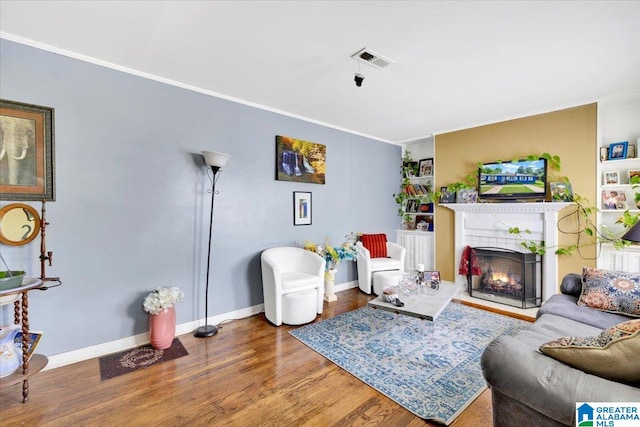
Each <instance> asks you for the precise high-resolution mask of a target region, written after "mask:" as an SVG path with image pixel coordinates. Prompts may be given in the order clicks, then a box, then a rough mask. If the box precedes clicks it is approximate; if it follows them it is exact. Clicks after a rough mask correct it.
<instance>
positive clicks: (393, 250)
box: [356, 242, 407, 294]
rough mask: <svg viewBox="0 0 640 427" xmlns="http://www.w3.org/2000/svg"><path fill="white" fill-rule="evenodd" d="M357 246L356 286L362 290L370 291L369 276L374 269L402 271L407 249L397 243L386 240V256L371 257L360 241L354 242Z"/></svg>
mask: <svg viewBox="0 0 640 427" xmlns="http://www.w3.org/2000/svg"><path fill="white" fill-rule="evenodd" d="M356 245H357V246H358V250H357V251H356V252H357V253H358V256H357V258H356V261H357V263H358V286H359V287H360V290H362V292H365V293H367V294H370V293H371V288H372V285H371V278H372V275H373V273H374V272H376V271H388V270H398V271H400V272H404V257H405V255H406V253H407V250H406V249H405V248H403V247H402V246H400V245H398V244H397V243H392V242H387V256H388V258H371V253H370V252H369V250H368V249H367V248H365V247H364V246H363V245H362V242H358V243H356Z"/></svg>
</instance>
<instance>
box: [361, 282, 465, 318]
mask: <svg viewBox="0 0 640 427" xmlns="http://www.w3.org/2000/svg"><path fill="white" fill-rule="evenodd" d="M462 288H463V285H460V284H455V283H453V282H447V281H444V280H443V281H441V282H440V289H439V290H438V291H437V292H435V293H433V294H431V293H417V294H413V295H405V294H403V293H402V292H399V293H398V298H399V299H400V301H402V302H403V303H404V307H398V306H396V305H394V304H391V303H388V302H385V301H383V300H382V297H381V296H379V297H377V298H374V299H372V300H371V301H369V303H368V304H367V305H368V306H369V307H373V308H379V309H381V310H388V311H393V312H394V313H400V314H406V315H408V316H415V317H418V318H420V319H424V320H431V321H433V320H435V319H436V318H437V317H438V316H439V315H440V313H442V310H444V308H445V307H446V306H447V304H449V303H450V302H451V300H452V299H453V297H455V296H456V295H457V294H458V293H459V292H460V291H462Z"/></svg>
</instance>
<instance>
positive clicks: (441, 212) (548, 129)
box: [435, 103, 598, 284]
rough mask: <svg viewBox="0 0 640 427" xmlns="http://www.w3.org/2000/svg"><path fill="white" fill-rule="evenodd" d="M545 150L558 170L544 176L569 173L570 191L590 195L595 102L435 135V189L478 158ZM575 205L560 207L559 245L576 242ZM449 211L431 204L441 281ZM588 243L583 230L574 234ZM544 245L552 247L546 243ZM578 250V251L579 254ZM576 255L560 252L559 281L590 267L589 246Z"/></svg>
mask: <svg viewBox="0 0 640 427" xmlns="http://www.w3.org/2000/svg"><path fill="white" fill-rule="evenodd" d="M542 153H549V154H551V155H557V156H559V157H560V159H561V162H562V167H561V170H560V172H557V171H554V170H549V177H548V181H554V180H559V179H558V178H559V177H560V176H566V177H567V178H569V181H570V182H571V185H572V187H573V191H574V193H577V194H579V195H580V196H582V197H585V198H587V199H588V200H589V201H591V203H592V204H593V203H595V200H596V185H597V179H596V167H597V163H596V162H597V161H598V150H597V104H595V103H594V104H588V105H584V106H580V107H575V108H569V109H566V110H560V111H554V112H550V113H545V114H539V115H535V116H530V117H524V118H520V119H514V120H509V121H505V122H500V123H494V124H490V125H486V126H480V127H476V128H472V129H465V130H460V131H455V132H449V133H445V134H441V135H436V136H435V154H436V155H435V167H436V188H437V189H439V188H440V187H444V186H446V185H448V184H451V183H453V182H457V181H462V180H463V178H464V177H465V176H466V175H469V174H471V175H474V176H475V175H476V174H477V164H478V163H479V162H492V161H495V160H504V161H506V160H512V159H515V158H521V157H526V156H528V155H539V154H542ZM574 210H575V207H568V208H565V209H563V210H562V211H561V212H560V215H559V216H560V218H563V216H567V215H568V217H567V219H566V220H564V221H563V220H561V221H560V226H561V228H562V230H565V231H567V232H569V233H562V232H560V233H559V241H560V244H561V245H569V244H572V243H575V242H576V238H577V237H576V236H577V234H576V233H575V232H576V231H577V230H578V227H579V226H578V224H577V223H576V217H575V215H570V214H571V213H572V212H573V211H574ZM453 221H454V214H453V212H452V211H450V210H449V209H446V208H444V207H441V206H439V207H437V208H436V224H437V226H436V229H435V238H436V266H437V268H438V269H439V270H440V272H441V274H442V277H443V279H444V280H453V279H454V278H455V274H456V272H457V269H458V266H456V265H454V263H455V254H454V241H453V239H454V224H453ZM580 238H581V239H582V241H583V242H585V243H586V242H588V241H589V240H588V239H586V237H585V236H584V235H581V237H580ZM550 250H555V248H551V249H550ZM580 254H581V255H582V256H580ZM580 254H577V253H576V254H574V255H571V256H567V255H561V256H560V258H559V269H558V273H559V278H558V284H559V280H560V279H561V278H562V277H563V276H564V275H565V274H567V273H571V272H576V273H580V272H581V271H582V267H583V266H595V254H596V251H595V246H593V245H590V246H588V247H585V248H582V249H581V250H580Z"/></svg>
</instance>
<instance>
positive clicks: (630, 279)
mask: <svg viewBox="0 0 640 427" xmlns="http://www.w3.org/2000/svg"><path fill="white" fill-rule="evenodd" d="M578 305H580V306H583V307H591V308H595V309H597V310H604V311H608V312H612V313H622V314H626V315H629V316H634V317H640V274H635V273H629V272H625V271H610V270H603V269H598V268H591V267H584V268H583V270H582V293H581V294H580V298H579V299H578Z"/></svg>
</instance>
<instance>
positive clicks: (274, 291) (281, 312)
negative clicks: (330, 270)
mask: <svg viewBox="0 0 640 427" xmlns="http://www.w3.org/2000/svg"><path fill="white" fill-rule="evenodd" d="M260 261H261V265H262V292H263V295H264V313H265V316H266V317H267V320H269V321H270V322H271V323H273V324H274V325H276V326H280V325H281V324H283V323H286V324H289V325H301V324H303V323H309V322H311V321H313V320H314V319H315V318H316V315H318V314H322V306H323V296H324V271H325V260H324V259H323V258H322V257H321V256H320V255H318V254H316V253H314V252H311V251H308V250H305V249H302V248H296V247H277V248H271V249H267V250H265V251H264V252H262V255H261V257H260Z"/></svg>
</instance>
